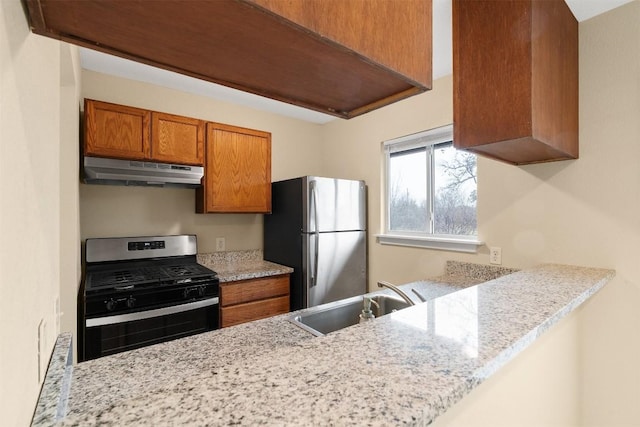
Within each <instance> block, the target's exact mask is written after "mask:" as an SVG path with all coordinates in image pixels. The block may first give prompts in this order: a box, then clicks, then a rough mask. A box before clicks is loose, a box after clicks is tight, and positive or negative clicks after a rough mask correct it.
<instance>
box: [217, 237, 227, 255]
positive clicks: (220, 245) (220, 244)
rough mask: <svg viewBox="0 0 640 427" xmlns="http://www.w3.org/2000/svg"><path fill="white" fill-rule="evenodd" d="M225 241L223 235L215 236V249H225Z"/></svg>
mask: <svg viewBox="0 0 640 427" xmlns="http://www.w3.org/2000/svg"><path fill="white" fill-rule="evenodd" d="M226 246H227V243H226V241H225V238H224V237H216V251H217V252H222V251H224V250H225V248H226Z"/></svg>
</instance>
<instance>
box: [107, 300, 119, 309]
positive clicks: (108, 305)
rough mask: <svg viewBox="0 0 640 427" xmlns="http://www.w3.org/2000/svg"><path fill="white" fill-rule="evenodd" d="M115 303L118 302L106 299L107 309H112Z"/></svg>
mask: <svg viewBox="0 0 640 427" xmlns="http://www.w3.org/2000/svg"><path fill="white" fill-rule="evenodd" d="M117 305H118V302H117V301H116V300H114V299H113V298H111V299H110V300H109V301H107V311H113V310H114V309H115V308H116V306H117Z"/></svg>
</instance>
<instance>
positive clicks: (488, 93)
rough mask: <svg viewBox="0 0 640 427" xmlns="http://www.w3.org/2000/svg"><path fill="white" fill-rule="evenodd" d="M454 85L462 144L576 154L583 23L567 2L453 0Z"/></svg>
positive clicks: (531, 159) (511, 159) (457, 139)
mask: <svg viewBox="0 0 640 427" xmlns="http://www.w3.org/2000/svg"><path fill="white" fill-rule="evenodd" d="M453 88H454V98H453V101H454V103H453V122H454V128H453V129H454V130H453V143H454V145H455V146H456V147H457V148H462V149H466V150H468V151H473V152H475V153H477V154H481V155H484V156H488V157H492V158H495V159H498V160H502V161H505V162H508V163H513V164H527V163H537V162H546V161H553V160H565V159H575V158H578V23H577V21H576V19H575V18H574V16H573V14H572V13H571V11H570V10H569V7H568V6H567V5H566V3H565V2H564V1H563V0H522V1H494V0H453Z"/></svg>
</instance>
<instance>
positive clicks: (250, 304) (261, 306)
mask: <svg viewBox="0 0 640 427" xmlns="http://www.w3.org/2000/svg"><path fill="white" fill-rule="evenodd" d="M287 312H289V275H288V274H285V275H281V276H271V277H263V278H259V279H249V280H241V281H237V282H228V283H221V284H220V325H221V327H223V328H224V327H227V326H233V325H237V324H240V323H245V322H250V321H252V320H258V319H264V318H266V317H271V316H275V315H277V314H283V313H287Z"/></svg>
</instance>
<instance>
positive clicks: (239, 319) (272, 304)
mask: <svg viewBox="0 0 640 427" xmlns="http://www.w3.org/2000/svg"><path fill="white" fill-rule="evenodd" d="M288 311H289V296H288V295H287V296H283V297H277V298H269V299H265V300H261V301H254V302H249V303H246V304H239V305H234V306H232V307H222V308H221V309H220V317H221V325H222V327H223V328H225V327H227V326H233V325H237V324H240V323H245V322H250V321H252V320H258V319H264V318H266V317H271V316H275V315H276V314H283V313H287V312H288Z"/></svg>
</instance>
